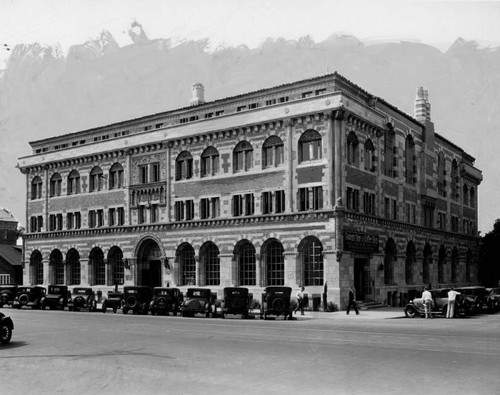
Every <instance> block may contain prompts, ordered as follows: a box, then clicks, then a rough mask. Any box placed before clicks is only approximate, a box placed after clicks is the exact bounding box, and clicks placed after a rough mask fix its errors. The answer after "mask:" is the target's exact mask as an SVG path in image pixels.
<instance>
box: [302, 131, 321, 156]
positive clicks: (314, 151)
mask: <svg viewBox="0 0 500 395" xmlns="http://www.w3.org/2000/svg"><path fill="white" fill-rule="evenodd" d="M321 140H322V139H321V135H320V134H319V133H318V132H317V131H316V130H313V129H309V130H306V131H305V132H304V133H302V136H300V139H299V163H302V162H309V161H312V160H319V159H321V158H322V144H321Z"/></svg>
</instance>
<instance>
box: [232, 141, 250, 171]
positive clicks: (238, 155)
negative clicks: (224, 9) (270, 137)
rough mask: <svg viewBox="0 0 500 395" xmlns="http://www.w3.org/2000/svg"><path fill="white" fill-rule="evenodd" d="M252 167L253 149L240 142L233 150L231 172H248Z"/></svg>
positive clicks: (246, 142) (247, 143)
mask: <svg viewBox="0 0 500 395" xmlns="http://www.w3.org/2000/svg"><path fill="white" fill-rule="evenodd" d="M252 167H253V147H252V144H250V143H249V142H248V141H245V140H243V141H240V142H239V143H238V144H237V145H236V147H234V150H233V172H234V173H238V172H241V171H248V170H250V169H251V168H252Z"/></svg>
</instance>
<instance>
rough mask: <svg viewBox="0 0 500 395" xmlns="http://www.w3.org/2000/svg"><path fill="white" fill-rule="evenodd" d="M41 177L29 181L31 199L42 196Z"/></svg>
mask: <svg viewBox="0 0 500 395" xmlns="http://www.w3.org/2000/svg"><path fill="white" fill-rule="evenodd" d="M42 185H43V182H42V179H41V178H40V177H39V176H36V177H35V178H33V181H31V200H35V199H41V198H42Z"/></svg>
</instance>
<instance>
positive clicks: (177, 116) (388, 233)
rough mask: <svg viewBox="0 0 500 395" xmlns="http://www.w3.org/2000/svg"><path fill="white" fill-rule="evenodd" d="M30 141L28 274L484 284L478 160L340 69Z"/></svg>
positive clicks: (410, 286) (99, 281)
mask: <svg viewBox="0 0 500 395" xmlns="http://www.w3.org/2000/svg"><path fill="white" fill-rule="evenodd" d="M192 93H193V98H192V100H191V103H190V105H189V106H188V107H185V108H181V109H177V110H173V111H168V112H164V113H159V114H154V115H151V116H146V117H143V118H139V119H132V120H126V121H123V122H120V123H117V124H112V125H108V126H103V127H99V128H95V129H91V130H85V131H81V132H76V133H72V134H66V135H63V136H58V137H52V138H48V139H44V140H40V141H35V142H31V143H30V144H31V146H32V149H33V154H32V155H30V156H27V157H23V158H20V159H19V161H18V167H19V169H20V170H21V172H22V173H23V174H25V175H26V190H27V196H26V198H27V205H26V207H27V213H26V216H27V218H26V223H27V224H28V226H27V228H28V229H27V233H26V234H25V236H24V239H25V251H24V283H25V284H45V285H47V284H56V283H57V284H67V285H70V286H74V285H80V286H87V285H89V286H92V287H94V288H95V289H100V290H102V291H106V290H108V289H111V288H112V287H113V286H114V284H125V285H132V284H138V285H149V286H170V287H179V288H181V289H186V287H188V286H193V285H194V286H206V287H210V288H211V289H212V290H213V291H214V292H215V291H217V292H218V293H219V296H221V295H222V289H223V288H224V287H225V286H245V287H248V288H249V289H250V292H253V294H254V295H256V297H257V298H258V295H259V294H260V292H261V291H262V289H263V287H265V286H268V285H289V286H292V287H293V288H295V289H297V288H298V287H299V286H300V285H304V286H305V287H306V290H307V291H308V293H309V295H310V296H312V298H311V299H312V300H313V303H317V301H318V300H319V298H318V297H319V296H320V295H323V294H324V295H326V297H327V299H328V301H331V302H334V303H336V304H337V305H339V306H340V307H341V308H342V307H344V306H345V304H346V301H347V296H348V294H347V293H348V289H349V287H350V286H351V285H355V286H356V289H357V292H358V299H372V300H377V301H380V302H385V303H388V304H390V305H398V304H400V303H403V302H404V301H405V300H406V299H407V298H408V295H409V294H411V293H412V292H414V291H415V290H421V289H422V287H423V286H424V284H425V285H426V284H429V283H432V285H443V286H445V285H451V284H454V285H459V284H460V285H463V284H473V283H475V282H477V261H478V260H477V257H478V237H477V231H476V224H477V195H478V186H479V184H480V182H481V180H482V174H481V171H480V170H478V169H477V168H475V167H474V158H473V157H472V156H470V155H469V154H467V153H466V152H465V151H464V150H463V149H461V148H460V147H458V146H457V145H455V144H453V143H452V142H451V141H449V140H447V139H445V138H444V137H442V136H441V135H439V134H437V133H435V131H434V125H433V123H432V121H431V119H430V104H429V100H428V95H427V91H425V90H423V89H422V88H419V89H418V90H417V97H416V99H415V115H414V117H412V116H410V115H408V114H406V113H404V112H402V111H401V110H399V109H398V108H396V107H395V106H393V105H391V104H390V103H388V102H386V101H385V100H383V99H381V98H379V97H376V96H374V95H372V94H370V93H368V92H366V91H365V90H363V89H362V88H360V87H359V86H357V85H355V84H353V83H352V82H351V81H349V80H347V79H346V78H344V77H343V76H341V75H339V74H337V73H334V74H329V75H326V76H321V77H317V78H312V79H308V80H304V81H298V82H295V83H291V84H286V85H281V86H277V87H273V88H269V89H263V90H260V91H256V92H250V93H246V94H242V95H238V96H234V97H228V98H225V99H221V100H216V101H212V102H205V100H204V89H203V86H202V85H201V84H194V85H193V87H192Z"/></svg>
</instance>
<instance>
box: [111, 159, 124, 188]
mask: <svg viewBox="0 0 500 395" xmlns="http://www.w3.org/2000/svg"><path fill="white" fill-rule="evenodd" d="M121 187H123V166H122V165H121V164H120V163H115V164H114V165H113V166H111V169H109V189H115V188H121Z"/></svg>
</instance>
